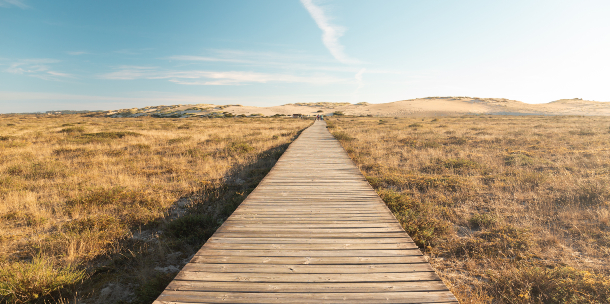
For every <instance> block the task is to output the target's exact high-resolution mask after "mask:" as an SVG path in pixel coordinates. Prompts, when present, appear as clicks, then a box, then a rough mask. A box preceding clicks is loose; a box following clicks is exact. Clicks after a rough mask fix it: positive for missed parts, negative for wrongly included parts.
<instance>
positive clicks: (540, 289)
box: [329, 116, 610, 303]
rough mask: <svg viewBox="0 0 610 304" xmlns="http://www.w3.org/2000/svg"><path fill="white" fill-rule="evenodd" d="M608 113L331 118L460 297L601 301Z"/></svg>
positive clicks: (607, 239) (609, 217)
mask: <svg viewBox="0 0 610 304" xmlns="http://www.w3.org/2000/svg"><path fill="white" fill-rule="evenodd" d="M609 127H610V118H608V117H559V116H557V117H533V116H520V117H519V116H467V117H441V118H432V117H431V118H425V119H421V118H418V119H415V118H411V119H408V118H405V119H393V118H383V119H379V118H350V117H344V118H332V119H330V121H329V128H330V129H331V132H333V134H334V135H335V137H336V138H338V139H339V140H340V141H341V143H342V145H343V146H344V148H345V149H346V150H347V151H348V153H349V154H350V156H351V157H352V159H353V160H354V161H355V162H356V164H357V165H358V166H359V167H360V170H361V171H362V173H363V174H364V175H365V176H366V178H367V179H368V181H369V182H370V183H371V185H373V187H374V188H375V189H376V191H377V192H378V193H379V195H380V196H381V197H382V198H383V199H384V201H385V202H386V204H387V205H388V206H389V208H390V209H391V210H392V211H393V213H394V214H395V215H396V217H397V218H398V219H399V220H400V221H401V223H402V225H403V227H404V228H405V230H406V231H407V232H408V233H409V234H410V235H411V237H412V238H413V239H414V241H415V242H416V243H417V244H418V245H419V246H420V248H421V249H422V251H424V252H425V253H426V254H427V255H429V257H430V262H431V263H432V265H433V266H434V267H435V269H436V270H437V272H438V273H439V275H440V276H441V277H442V278H443V280H444V281H445V282H446V283H447V285H448V286H450V288H451V289H452V291H453V292H454V293H455V294H456V296H457V297H458V298H459V299H460V301H461V302H462V303H610V263H609V262H608V261H610V228H609V221H610V145H609V142H610V133H609V131H610V129H609Z"/></svg>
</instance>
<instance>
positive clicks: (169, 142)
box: [167, 136, 193, 145]
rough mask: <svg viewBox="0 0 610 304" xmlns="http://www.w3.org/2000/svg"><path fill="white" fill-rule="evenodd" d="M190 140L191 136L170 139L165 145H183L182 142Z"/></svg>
mask: <svg viewBox="0 0 610 304" xmlns="http://www.w3.org/2000/svg"><path fill="white" fill-rule="evenodd" d="M192 138H193V137H192V136H181V137H176V138H172V139H170V140H168V141H167V144H168V145H173V144H179V143H183V142H186V141H189V140H191V139H192Z"/></svg>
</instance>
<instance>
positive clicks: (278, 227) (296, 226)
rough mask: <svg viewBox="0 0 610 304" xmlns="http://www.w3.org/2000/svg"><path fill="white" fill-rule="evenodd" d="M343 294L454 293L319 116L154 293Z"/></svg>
mask: <svg viewBox="0 0 610 304" xmlns="http://www.w3.org/2000/svg"><path fill="white" fill-rule="evenodd" d="M339 302H340V303H457V300H456V299H455V297H454V296H453V295H452V294H451V292H450V291H449V290H448V289H447V287H446V286H445V285H444V284H443V282H442V281H441V280H440V278H439V277H438V276H437V275H436V273H435V272H434V270H433V269H432V267H430V264H428V262H426V260H425V259H424V257H423V255H422V254H421V252H420V251H419V249H418V248H417V246H416V245H415V244H414V243H413V241H412V240H411V238H410V237H409V236H408V235H407V233H406V232H405V231H404V230H403V229H402V227H401V225H400V224H399V223H398V221H397V220H396V218H394V216H393V215H392V213H391V212H390V210H389V209H388V208H387V207H386V206H385V204H384V203H383V201H382V200H381V199H380V198H379V196H377V194H376V193H375V191H374V190H373V189H372V188H371V186H370V185H369V184H368V183H367V181H366V180H365V179H364V177H363V176H362V174H361V173H360V171H358V168H356V166H355V165H354V164H353V163H352V161H351V159H350V158H349V157H348V155H347V153H346V152H345V151H344V150H343V148H342V147H341V145H340V144H339V142H338V141H337V140H336V139H335V138H334V137H333V136H332V135H331V134H330V133H329V132H328V131H327V130H326V124H325V123H324V122H323V121H316V122H315V123H314V124H313V125H312V126H311V127H309V128H308V129H307V130H305V131H303V133H302V134H301V135H300V136H299V138H298V139H297V140H296V141H294V142H293V143H292V144H291V145H290V147H289V148H288V150H286V152H285V153H284V155H282V157H281V158H280V160H279V161H278V162H277V164H276V165H275V167H273V169H272V170H271V172H269V174H268V175H267V176H266V177H265V179H264V180H263V181H262V182H261V183H260V184H259V185H258V187H257V188H256V189H255V190H254V191H253V192H252V193H251V194H250V195H249V196H248V198H246V200H245V201H244V202H243V203H242V204H241V205H240V206H239V208H237V210H236V211H235V212H234V213H233V215H231V216H230V217H229V218H228V219H227V221H226V222H225V223H224V224H223V225H222V226H221V227H220V228H219V229H218V230H217V231H216V233H214V235H213V236H212V237H211V238H210V239H209V240H208V241H207V243H205V245H204V246H203V247H202V248H201V249H200V250H199V252H197V254H196V255H195V256H194V257H193V259H192V260H191V261H190V263H188V264H187V265H186V266H184V268H183V269H182V271H180V273H179V274H178V275H177V276H176V278H175V279H174V280H173V281H172V282H171V283H170V284H169V285H168V286H167V288H166V289H165V291H164V292H163V294H161V295H160V296H159V298H158V299H157V301H155V302H154V303H155V304H161V303H339Z"/></svg>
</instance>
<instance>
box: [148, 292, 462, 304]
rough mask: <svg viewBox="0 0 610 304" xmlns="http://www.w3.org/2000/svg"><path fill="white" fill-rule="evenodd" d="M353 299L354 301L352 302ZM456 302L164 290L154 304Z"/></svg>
mask: <svg viewBox="0 0 610 304" xmlns="http://www.w3.org/2000/svg"><path fill="white" fill-rule="evenodd" d="M354 299H357V301H356V302H354ZM320 301H324V302H328V301H332V303H437V304H438V303H457V301H456V300H455V298H454V297H453V295H451V294H450V293H447V292H446V291H421V292H420V291H405V292H392V291H389V292H376V293H373V292H370V293H349V294H348V293H338V292H331V293H325V292H319V293H313V292H306V293H292V292H287V293H280V292H275V293H271V292H268V293H248V292H196V291H172V290H167V289H166V290H165V291H164V292H163V294H161V295H160V296H159V298H158V299H157V301H155V302H154V303H172V304H177V303H320Z"/></svg>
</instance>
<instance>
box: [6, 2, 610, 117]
mask: <svg viewBox="0 0 610 304" xmlns="http://www.w3.org/2000/svg"><path fill="white" fill-rule="evenodd" d="M608 16H610V1H607V0H590V1H589V0H580V1H569V0H566V1H561V0H554V1H551V0H537V1H531V0H528V1H524V0H514V1H488V0H459V1H458V0H453V1H451V0H444V1H440V0H426V1H420V0H417V1H415V0H412V1H410V0H400V1H392V0H383V1H360V0H327V1H322V0H301V1H299V0H268V1H263V0H260V1H237V0H222V1H220V0H219V1H199V0H190V1H189V0H182V1H162V0H129V1H114V0H105V1H93V0H87V1H85V0H83V1H63V0H54V1H42V0H0V113H8V112H33V111H47V110H62V109H74V110H81V109H88V110H96V109H119V108H131V107H144V106H149V105H161V104H166V105H169V104H188V103H215V104H243V105H257V106H269V105H280V104H285V103H294V102H319V101H330V102H352V103H356V102H361V101H366V102H371V103H381V102H392V101H397V100H403V99H410V98H417V97H428V96H472V97H497V98H510V99H516V100H520V101H524V102H528V103H542V102H550V101H553V100H557V99H561V98H583V99H589V100H597V101H610V89H608V88H609V87H610V86H609V85H608V83H610V56H609V55H608V54H610V18H608Z"/></svg>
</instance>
